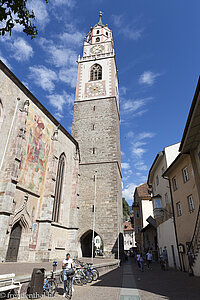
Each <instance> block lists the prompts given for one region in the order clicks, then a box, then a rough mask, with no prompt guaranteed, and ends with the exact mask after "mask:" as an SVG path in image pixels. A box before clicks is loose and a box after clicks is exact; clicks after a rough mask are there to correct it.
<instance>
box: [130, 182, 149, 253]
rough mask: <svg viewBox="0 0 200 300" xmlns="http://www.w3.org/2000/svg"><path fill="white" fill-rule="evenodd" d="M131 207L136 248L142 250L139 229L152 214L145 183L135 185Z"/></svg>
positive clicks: (144, 225)
mask: <svg viewBox="0 0 200 300" xmlns="http://www.w3.org/2000/svg"><path fill="white" fill-rule="evenodd" d="M132 209H133V223H134V228H135V240H136V243H137V248H138V250H139V251H143V250H144V248H143V239H142V236H143V235H142V233H141V230H142V229H143V228H144V227H146V226H147V225H148V224H149V223H148V221H147V219H148V218H149V217H150V216H153V206H152V201H151V196H150V194H149V188H148V185H147V183H144V184H141V185H140V186H138V187H136V189H135V192H134V201H133V206H132Z"/></svg>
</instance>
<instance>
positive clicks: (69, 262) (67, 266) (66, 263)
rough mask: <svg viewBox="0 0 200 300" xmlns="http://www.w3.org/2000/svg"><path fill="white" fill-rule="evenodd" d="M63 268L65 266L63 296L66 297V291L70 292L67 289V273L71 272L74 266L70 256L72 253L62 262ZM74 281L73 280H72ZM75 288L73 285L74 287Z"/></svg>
mask: <svg viewBox="0 0 200 300" xmlns="http://www.w3.org/2000/svg"><path fill="white" fill-rule="evenodd" d="M62 268H63V275H64V294H63V297H66V293H69V291H66V289H67V273H68V272H69V270H70V269H72V268H73V260H72V259H71V258H70V254H69V253H67V254H66V258H65V259H64V260H63V263H62ZM72 283H73V281H72ZM72 289H73V287H72Z"/></svg>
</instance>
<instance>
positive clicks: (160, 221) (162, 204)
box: [147, 143, 180, 268]
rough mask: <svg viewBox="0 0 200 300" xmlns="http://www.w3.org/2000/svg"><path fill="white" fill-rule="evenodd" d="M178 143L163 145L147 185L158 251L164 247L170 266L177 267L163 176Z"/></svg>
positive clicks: (177, 258) (169, 206)
mask: <svg viewBox="0 0 200 300" xmlns="http://www.w3.org/2000/svg"><path fill="white" fill-rule="evenodd" d="M179 146H180V143H177V144H174V145H171V146H168V147H165V148H164V150H163V151H161V152H159V153H158V154H157V156H156V158H155V160H154V162H153V164H152V166H151V168H150V171H149V175H148V181H147V182H148V185H149V186H150V187H151V189H152V202H153V213H154V218H155V220H156V223H157V240H158V251H159V254H160V255H161V254H162V251H163V250H164V249H165V248H166V250H167V254H168V262H169V266H170V267H174V268H179V267H180V262H179V254H178V247H177V237H176V232H175V227H174V218H173V210H172V201H171V194H170V187H169V183H168V180H166V179H164V178H163V176H162V175H163V174H164V172H165V170H166V169H167V168H168V167H169V166H170V165H171V163H172V162H173V161H174V159H175V158H176V157H177V155H178V153H179V152H178V149H179Z"/></svg>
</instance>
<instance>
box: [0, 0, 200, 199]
mask: <svg viewBox="0 0 200 300" xmlns="http://www.w3.org/2000/svg"><path fill="white" fill-rule="evenodd" d="M28 3H29V5H30V7H32V8H33V9H34V10H35V15H36V25H37V27H38V30H39V35H38V36H37V38H36V39H34V40H31V39H30V38H29V37H27V36H25V35H24V34H23V33H22V32H21V28H20V27H16V29H15V30H14V31H13V34H12V36H11V38H10V37H9V36H7V37H1V38H0V57H1V59H2V60H4V62H5V63H6V64H7V65H8V66H9V67H10V68H11V70H12V71H13V72H14V74H15V75H16V76H17V77H18V78H19V79H20V80H21V81H22V82H23V83H24V84H25V85H26V86H27V87H28V88H29V89H30V91H31V92H32V93H33V94H34V95H35V96H36V97H37V98H38V99H39V100H40V101H41V102H42V103H43V105H45V107H47V108H48V110H49V111H50V112H51V113H52V114H53V115H54V116H55V117H56V118H58V119H59V121H60V122H61V124H62V125H63V126H65V127H66V128H67V129H68V131H71V124H72V116H73V102H74V93H75V86H76V74H77V64H76V59H77V56H78V55H79V54H82V46H83V38H84V36H85V35H86V34H87V32H88V30H89V28H90V27H91V26H93V25H94V24H96V22H97V21H98V12H99V10H102V11H103V12H104V15H103V22H104V24H108V25H109V27H110V28H111V29H112V30H113V34H114V41H115V52H116V59H117V65H118V70H119V80H120V116H121V121H120V124H121V151H122V171H123V195H124V196H125V198H126V200H128V202H129V203H132V195H133V193H134V189H135V187H136V186H137V185H139V184H141V183H143V182H145V181H146V178H147V175H148V169H149V168H150V166H151V164H152V162H153V160H154V158H155V156H156V154H157V153H158V152H159V151H161V150H162V149H163V148H164V147H165V146H167V145H170V144H173V143H176V142H178V141H180V139H181V136H182V133H183V129H184V126H185V122H186V118H187V115H188V111H189V108H190V105H191V101H192V98H193V94H194V91H195V87H196V83H197V80H198V76H199V69H200V59H199V53H200V39H199V36H200V26H199V11H200V2H199V1H198V0H192V1H181V0H176V1H173V0H165V1H164V0H163V1H161V0H140V1H139V0H137V1H136V0H125V1H121V0H115V1H114V0H98V1H97V0H82V1H81V0H54V1H51V0H49V4H45V1H43V0H32V1H30V0H29V1H28Z"/></svg>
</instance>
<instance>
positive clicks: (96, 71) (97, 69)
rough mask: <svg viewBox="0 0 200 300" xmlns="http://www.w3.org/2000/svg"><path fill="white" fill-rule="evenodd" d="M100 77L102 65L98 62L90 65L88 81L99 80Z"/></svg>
mask: <svg viewBox="0 0 200 300" xmlns="http://www.w3.org/2000/svg"><path fill="white" fill-rule="evenodd" d="M101 79H102V67H101V66H100V65H98V64H95V65H93V66H92V67H91V70H90V81H94V80H101Z"/></svg>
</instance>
